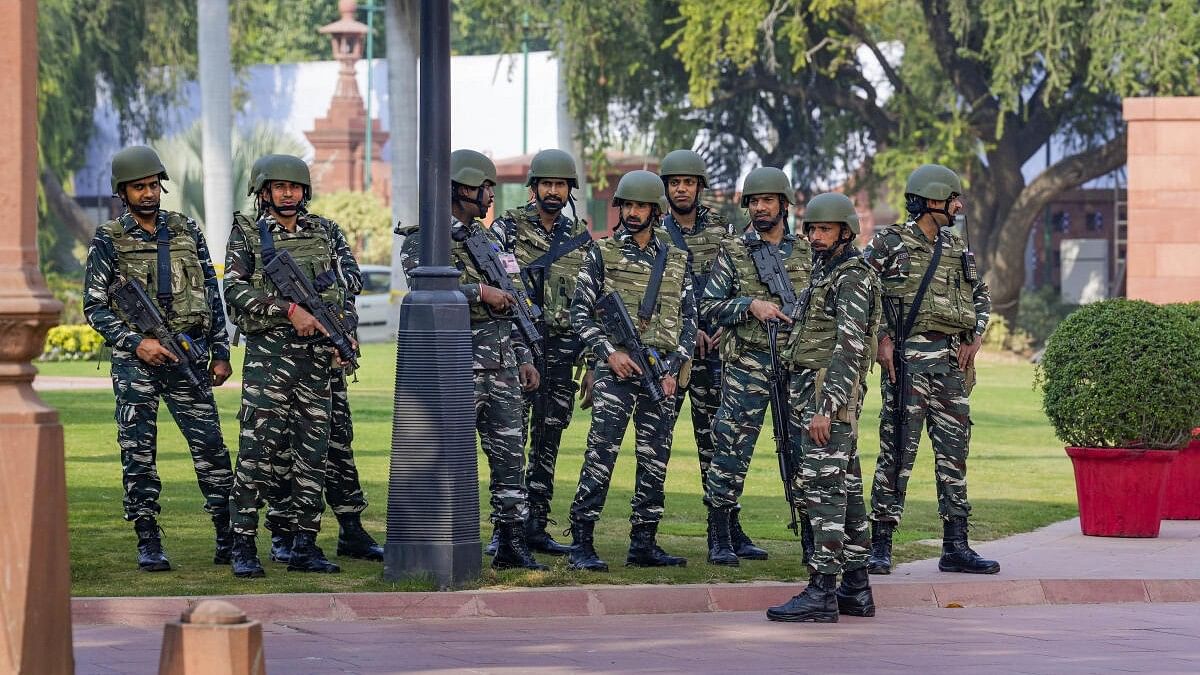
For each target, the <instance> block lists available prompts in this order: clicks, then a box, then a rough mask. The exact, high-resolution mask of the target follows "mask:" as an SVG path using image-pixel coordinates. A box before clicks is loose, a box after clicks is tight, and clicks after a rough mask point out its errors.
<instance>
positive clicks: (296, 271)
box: [263, 249, 358, 371]
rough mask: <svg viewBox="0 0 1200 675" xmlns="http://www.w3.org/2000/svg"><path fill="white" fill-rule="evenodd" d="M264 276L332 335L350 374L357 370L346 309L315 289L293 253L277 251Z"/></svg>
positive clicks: (264, 268) (265, 266) (330, 338)
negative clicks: (324, 297)
mask: <svg viewBox="0 0 1200 675" xmlns="http://www.w3.org/2000/svg"><path fill="white" fill-rule="evenodd" d="M263 273H264V274H266V275H267V278H268V279H270V280H271V283H272V284H274V285H275V288H276V289H277V290H278V291H279V294H280V295H281V296H283V297H285V298H287V299H288V300H290V301H292V302H294V303H296V304H298V305H301V306H303V307H304V309H306V310H308V313H309V314H312V315H313V318H315V319H316V320H317V321H318V322H319V323H320V324H321V326H322V327H323V328H324V329H325V332H326V333H328V334H329V341H330V342H332V343H333V348H334V349H336V350H337V353H338V356H339V357H341V359H342V361H344V362H345V363H347V364H349V368H350V370H351V371H354V370H357V369H358V355H357V354H355V353H354V343H353V342H351V340H350V333H351V330H350V328H349V327H348V326H347V325H346V321H345V318H346V314H345V309H344V308H342V307H333V306H331V305H329V304H327V303H326V302H325V300H324V299H322V298H321V294H320V293H317V289H315V288H313V285H312V281H310V280H309V278H308V277H307V276H305V274H304V272H302V271H300V267H299V266H298V265H296V259H295V258H293V257H292V254H291V253H289V252H288V251H287V250H286V249H276V250H275V255H273V256H271V260H270V261H269V262H267V264H266V265H264V266H263Z"/></svg>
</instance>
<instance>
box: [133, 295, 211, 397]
mask: <svg viewBox="0 0 1200 675" xmlns="http://www.w3.org/2000/svg"><path fill="white" fill-rule="evenodd" d="M110 293H111V295H112V298H113V300H115V301H116V302H117V307H119V308H120V309H121V312H122V313H123V314H124V315H125V316H126V318H128V320H129V321H130V322H131V323H133V326H134V328H135V329H137V331H138V332H139V333H142V334H145V335H150V336H151V337H153V338H154V339H155V340H158V343H159V344H161V345H162V346H163V348H165V349H166V350H167V351H169V352H171V355H172V356H174V357H175V359H176V362H175V363H171V364H168V365H169V367H171V368H175V369H177V370H178V371H179V373H180V374H181V375H183V377H184V378H185V379H186V380H187V381H188V383H189V384H191V385H192V386H193V387H196V388H197V389H200V390H204V389H206V388H207V385H208V384H209V383H210V382H211V380H210V379H209V376H208V372H207V369H208V352H206V351H205V350H204V348H203V347H201V346H200V345H199V344H198V343H197V342H195V341H194V340H192V338H191V337H190V336H188V334H187V333H177V334H174V335H172V334H171V331H170V329H168V328H167V322H166V320H164V319H163V315H162V313H161V312H159V311H158V307H157V306H155V304H154V303H153V302H151V300H150V295H149V294H148V293H146V288H145V287H144V286H142V284H141V282H139V281H138V280H136V279H121V280H120V281H118V282H117V284H116V285H115V286H113V288H112V291H110Z"/></svg>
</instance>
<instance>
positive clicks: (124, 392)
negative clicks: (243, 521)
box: [112, 351, 233, 520]
mask: <svg viewBox="0 0 1200 675" xmlns="http://www.w3.org/2000/svg"><path fill="white" fill-rule="evenodd" d="M112 381H113V393H114V394H116V399H117V408H116V415H115V417H116V420H117V445H118V446H119V447H120V448H121V482H122V484H123V485H124V488H125V499H124V505H125V520H136V519H138V518H141V517H144V516H150V517H154V516H155V515H157V514H158V513H159V510H160V506H159V504H158V496H159V493H160V492H161V491H162V481H161V480H160V479H159V477H158V466H157V464H156V462H157V457H158V401H159V398H162V400H163V401H166V404H167V409H168V410H170V411H171V417H173V418H174V419H175V423H176V424H177V425H179V431H180V432H181V433H182V434H183V438H184V440H186V441H187V444H188V451H189V452H190V453H191V455H192V465H193V466H194V467H195V468H196V481H197V482H198V483H199V484H200V492H201V493H202V494H203V495H204V510H205V511H207V512H209V513H210V514H213V515H214V516H222V515H224V514H227V513H228V512H229V490H230V487H232V485H233V470H232V469H231V468H230V463H229V449H228V448H226V447H225V441H224V440H223V439H222V438H221V420H220V417H219V415H218V414H217V406H216V403H215V402H214V401H213V394H212V390H211V389H205V390H204V391H200V390H198V389H196V388H195V387H193V386H192V385H191V384H188V382H187V380H185V379H184V378H183V376H181V375H177V374H176V373H175V371H174V370H172V369H169V368H155V367H153V366H150V365H148V364H146V363H145V362H143V361H142V360H141V359H139V358H137V357H136V356H134V355H133V354H131V353H129V352H123V351H115V352H114V353H113V359H112Z"/></svg>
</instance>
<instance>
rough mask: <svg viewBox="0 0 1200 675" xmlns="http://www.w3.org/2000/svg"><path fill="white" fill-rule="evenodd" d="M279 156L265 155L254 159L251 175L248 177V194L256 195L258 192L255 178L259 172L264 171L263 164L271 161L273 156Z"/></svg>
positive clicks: (250, 195)
mask: <svg viewBox="0 0 1200 675" xmlns="http://www.w3.org/2000/svg"><path fill="white" fill-rule="evenodd" d="M278 156H279V155H263V156H262V157H259V158H258V159H256V160H254V164H253V165H251V167H250V175H249V176H247V177H246V196H248V197H252V196H254V193H256V192H258V189H257V188H258V183H256V182H255V180H256V179H257V178H258V174H259V173H261V172H262V170H263V164H264V163H267V162H270V161H271V160H272V158H274V157H278Z"/></svg>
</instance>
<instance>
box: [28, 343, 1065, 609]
mask: <svg viewBox="0 0 1200 675" xmlns="http://www.w3.org/2000/svg"><path fill="white" fill-rule="evenodd" d="M235 352H236V353H235V357H234V359H235V370H234V377H235V378H239V377H240V356H241V354H240V352H241V350H235ZM394 358H395V357H394V347H392V346H390V345H368V346H367V347H366V348H365V349H364V355H363V359H362V364H363V372H362V373H360V374H359V382H357V383H352V384H351V401H352V405H353V409H354V422H355V437H356V438H355V451H356V452H355V454H356V456H357V458H358V464H359V468H360V472H361V475H362V479H363V482H364V487H365V489H366V492H367V496H368V498H369V499H370V500H371V507H370V508H368V510H367V512H366V514H365V518H364V521H365V523H366V525H367V527H368V529H370V530H371V531H372V532H374V533H375V534H376V536H377V538H378V539H380V540H381V541H382V539H383V534H384V523H385V521H386V513H385V511H386V490H387V467H388V451H389V448H390V444H391V405H392V393H391V392H392V381H393V378H394V375H393V366H394ZM38 368H39V370H40V371H41V373H43V374H46V375H91V376H97V375H98V376H107V375H108V367H107V365H106V364H105V365H102V366H101V370H100V371H99V372H98V371H97V370H96V365H95V362H91V363H78V362H74V363H45V364H40V365H39V366H38ZM979 375H980V377H979V379H980V383H981V384H980V385H979V387H978V388H977V389H976V390H975V393H974V396H973V398H972V404H973V410H974V415H973V417H974V421H975V425H976V426H975V430H974V442H973V443H972V458H971V463H970V485H971V497H972V499H971V501H972V504H973V505H974V510H975V515H974V517H973V520H972V524H973V529H972V537H973V538H974V539H991V538H995V537H1000V536H1005V535H1008V534H1012V533H1016V532H1024V531H1028V530H1032V529H1034V528H1037V527H1040V526H1042V525H1046V524H1048V523H1051V522H1054V521H1058V520H1062V519H1064V518H1069V517H1072V516H1074V515H1075V514H1076V507H1075V497H1074V487H1073V482H1072V477H1071V467H1070V463H1069V461H1068V460H1067V458H1066V456H1065V454H1064V453H1063V450H1062V444H1061V443H1059V442H1058V441H1057V440H1056V439H1055V438H1054V435H1053V433H1052V431H1051V429H1050V427H1049V425H1048V423H1047V422H1046V419H1045V417H1044V415H1043V414H1042V412H1041V409H1040V405H1039V401H1038V396H1037V394H1036V392H1034V391H1033V389H1032V387H1031V384H1030V383H1031V379H1032V367H1031V366H1029V365H1028V364H1025V363H1019V362H1016V361H1012V360H1009V359H1006V358H1004V357H987V356H986V355H985V356H984V357H983V363H981V365H980V373H979ZM42 396H43V398H44V399H45V400H46V401H47V402H48V403H50V404H51V405H53V406H55V407H57V408H58V410H59V411H60V414H61V417H62V421H63V426H64V430H65V434H66V447H67V483H68V499H69V504H70V532H71V535H70V536H71V574H72V583H73V587H72V591H73V593H74V594H75V595H80V596H97V595H184V594H187V595H192V594H223V593H268V592H316V591H359V590H361V591H378V590H395V589H399V590H420V589H425V588H428V586H427V585H424V584H422V583H421V582H411V583H406V584H401V585H394V584H391V583H387V582H384V581H383V580H382V579H381V575H380V571H381V566H380V565H379V564H377V563H366V562H360V561H354V560H339V561H338V562H339V563H340V564H342V566H343V573H342V574H339V575H303V574H292V573H287V572H286V571H285V570H284V568H283V567H282V566H279V565H276V564H273V563H267V574H268V576H267V578H265V579H258V580H252V581H243V580H238V579H234V578H233V577H232V575H230V573H229V569H228V568H227V567H215V566H213V565H212V564H211V555H212V539H211V534H212V530H211V525H210V522H209V520H208V518H207V517H206V516H205V515H204V513H203V511H202V510H201V498H200V493H199V490H198V489H197V488H196V484H195V476H194V473H193V471H192V468H191V463H190V461H189V459H188V456H187V452H186V448H185V446H184V444H183V440H182V437H181V436H180V435H179V433H178V430H177V429H176V428H175V426H174V423H173V421H172V420H171V419H170V416H169V415H167V414H166V412H165V408H164V412H163V414H162V416H161V418H160V419H161V424H160V434H159V435H160V443H159V463H158V464H159V471H160V473H161V474H162V477H163V481H164V489H163V495H162V506H163V514H162V517H161V524H162V527H163V529H164V531H165V533H166V534H165V543H166V546H167V550H168V553H169V554H170V556H171V561H172V563H173V565H174V567H175V569H174V570H172V571H171V572H167V573H159V574H142V573H139V572H137V571H136V564H135V557H134V543H135V540H134V536H133V530H132V528H131V526H130V525H129V524H127V523H125V522H124V521H122V520H121V486H120V475H121V474H120V471H121V470H120V463H119V460H118V452H117V447H116V429H115V426H114V423H113V399H112V394H111V392H109V391H105V390H96V391H82V392H80V391H71V392H67V391H58V392H45V393H43V395H42ZM217 401H218V404H219V406H220V408H221V411H222V422H223V424H224V431H225V438H226V440H227V441H228V442H229V444H230V448H231V450H234V451H236V435H237V422H236V420H235V413H236V411H237V404H238V392H237V391H236V390H234V389H232V388H228V387H225V388H222V389H220V390H218V394H217ZM878 414H879V401H878V395H877V394H876V393H875V391H872V392H871V394H870V395H869V396H868V401H867V410H866V412H865V413H864V421H865V423H864V424H863V425H862V427H861V429H862V440H861V443H860V447H861V448H862V463H863V468H864V473H867V474H869V473H870V472H871V471H872V470H873V468H874V465H875V455H876V452H877V448H878V434H877V429H878V427H877V425H876V424H875V423H874V420H876V419H877V418H878ZM690 420H691V418H690V415H689V413H688V412H687V411H686V410H685V411H684V412H683V415H682V416H681V420H680V423H679V425H678V427H677V433H676V443H675V452H674V459H673V461H672V463H671V471H670V472H669V474H668V478H667V507H666V518H665V520H664V521H663V524H662V526H661V530H660V543H661V544H662V545H663V546H664V547H665V548H666V549H667V550H669V551H670V552H672V553H678V554H682V555H686V556H688V558H689V560H690V563H689V566H688V567H687V568H685V569H669V570H647V569H630V568H625V567H623V566H622V563H623V562H624V555H625V548H626V547H627V545H628V529H629V521H628V517H629V498H630V494H631V490H632V485H633V468H634V462H633V453H632V447H631V445H632V432H630V433H629V434H628V435H627V438H626V450H625V452H623V453H622V455H621V458H620V459H619V460H618V462H617V469H616V472H615V475H614V479H613V486H612V490H611V491H610V493H609V499H608V508H607V509H606V511H605V514H604V517H603V518H602V520H601V522H600V525H599V527H598V528H597V543H598V549H599V552H600V554H601V556H602V557H604V558H605V559H606V560H607V561H608V562H609V564H610V565H611V566H612V572H610V573H608V574H593V573H580V572H572V571H568V570H566V569H565V566H564V562H563V560H562V559H561V558H559V559H555V558H550V557H543V560H544V561H545V562H549V563H551V564H552V569H551V571H550V572H546V573H532V572H519V571H510V572H504V573H501V574H496V573H494V572H492V571H491V570H490V569H487V568H486V567H485V570H484V573H483V576H482V578H481V579H480V580H479V582H478V585H480V586H530V585H536V586H541V585H571V584H580V583H694V582H712V581H747V580H754V579H779V580H796V579H801V578H805V577H807V574H806V573H805V572H804V571H803V570H802V569H801V566H800V564H799V544H798V543H797V541H796V539H795V537H794V536H793V535H792V534H791V532H790V531H789V530H788V529H787V528H786V526H785V523H786V518H787V509H786V508H785V507H784V503H783V497H782V487H781V485H780V483H779V476H778V472H777V469H776V461H775V454H774V447H773V444H772V441H771V432H770V428H771V427H770V422H769V421H768V423H767V424H766V426H765V429H766V431H765V433H764V434H763V435H762V437H761V438H760V439H759V444H758V448H757V450H758V452H757V460H756V461H755V462H754V463H753V464H752V465H751V470H750V476H749V477H748V479H747V481H746V492H745V494H744V496H743V499H742V504H743V506H744V509H743V511H742V522H743V524H744V527H745V528H746V530H747V531H748V532H749V533H750V534H751V536H752V537H754V538H755V539H756V541H758V543H759V544H761V545H763V546H765V547H766V548H767V549H768V550H769V551H770V553H771V559H770V560H768V561H762V562H754V561H749V562H743V563H742V565H741V567H738V568H732V569H731V568H724V567H715V566H711V565H707V564H705V562H704V558H705V553H706V548H705V538H704V537H705V511H704V507H703V505H702V504H701V501H700V494H701V488H700V481H699V469H698V462H697V459H696V451H695V443H694V441H693V438H692V435H691V421H690ZM589 421H590V418H589V415H588V414H587V413H586V412H583V413H580V412H577V413H576V418H575V421H574V423H573V424H572V426H571V427H570V429H568V431H567V433H566V435H565V436H564V442H563V449H562V454H561V456H560V458H559V465H558V466H559V470H558V475H559V480H558V484H557V487H558V490H557V493H556V495H555V500H554V513H553V516H554V517H556V518H558V520H559V523H560V527H561V526H565V522H566V517H565V514H566V513H567V510H568V506H569V504H570V500H571V498H572V496H573V495H574V487H575V481H576V479H577V478H578V476H579V468H580V464H581V460H582V454H583V453H582V450H583V446H584V439H585V436H586V433H587V428H588V424H589ZM479 463H480V466H481V467H486V460H485V459H484V458H483V456H482V455H480V457H479ZM479 487H480V496H481V499H480V502H481V504H482V505H483V506H484V507H486V505H487V495H486V487H487V486H486V484H485V483H484V482H482V481H481V482H480V484H479ZM327 517H328V519H327V521H326V522H327V523H328V526H327V528H326V531H325V532H323V533H322V536H321V540H320V543H321V545H322V546H323V547H324V548H325V550H326V551H328V552H330V553H332V552H333V550H334V548H335V542H334V540H335V538H336V524H335V521H334V520H333V518H332V516H331V515H330V514H327ZM483 521H484V518H481V522H483ZM483 532H484V535H485V536H487V535H488V534H489V533H490V529H489V528H487V526H486V525H484V530H483ZM940 536H941V525H940V522H939V521H938V519H937V500H936V495H935V492H934V485H933V470H932V460H931V452H930V451H929V448H928V442H926V443H925V445H923V446H922V451H921V453H920V457H919V459H918V463H917V469H916V473H915V475H914V478H913V480H912V482H911V483H910V488H909V499H908V513H907V516H906V518H905V521H904V524H903V527H902V529H901V530H900V531H899V532H898V533H897V545H896V550H895V552H896V555H897V557H898V559H899V560H901V561H905V560H913V559H917V558H923V557H928V556H931V555H934V554H935V553H936V552H937V550H936V549H935V548H932V547H929V546H925V545H922V544H919V543H917V541H919V540H922V539H934V538H940ZM265 543H266V542H265V538H264V537H260V539H259V544H260V550H261V549H263V548H265ZM264 560H265V556H264ZM484 560H485V563H486V562H487V560H488V559H487V558H485V559H484Z"/></svg>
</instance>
